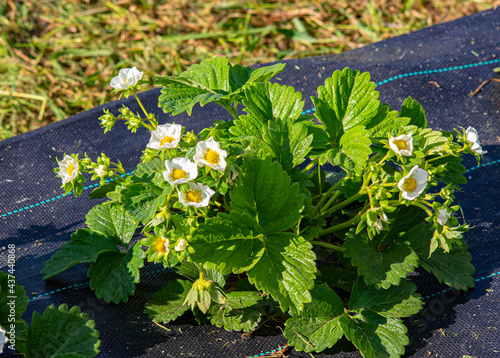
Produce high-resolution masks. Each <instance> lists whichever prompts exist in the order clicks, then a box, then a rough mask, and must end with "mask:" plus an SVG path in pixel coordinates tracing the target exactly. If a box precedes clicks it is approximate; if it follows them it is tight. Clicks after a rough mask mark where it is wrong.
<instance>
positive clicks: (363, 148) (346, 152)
mask: <svg viewBox="0 0 500 358" xmlns="http://www.w3.org/2000/svg"><path fill="white" fill-rule="evenodd" d="M369 134H370V133H369V132H368V131H367V130H366V129H365V128H363V127H362V126H358V127H354V128H351V129H349V130H348V131H346V132H345V133H344V135H343V136H342V137H341V138H340V142H339V146H338V147H336V148H333V149H332V150H331V151H330V154H329V161H330V163H332V164H333V165H338V166H339V167H341V168H342V169H344V170H346V171H352V170H354V169H359V168H363V167H364V166H365V164H366V161H367V160H368V157H369V156H370V154H371V152H372V150H371V149H370V145H371V141H370V138H369Z"/></svg>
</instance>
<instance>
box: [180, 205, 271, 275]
mask: <svg viewBox="0 0 500 358" xmlns="http://www.w3.org/2000/svg"><path fill="white" fill-rule="evenodd" d="M259 234H260V228H259V226H258V225H257V223H256V222H255V220H254V219H253V218H252V217H250V215H248V214H247V213H243V214H240V213H238V212H236V211H231V213H230V215H227V214H219V215H217V217H216V218H212V219H207V221H206V223H205V224H201V225H200V226H199V227H198V228H197V229H196V230H195V231H194V233H193V235H192V238H191V240H190V245H189V246H188V250H189V253H190V257H191V259H192V260H193V261H194V262H204V263H208V265H205V266H206V267H209V268H213V267H216V268H217V269H219V270H220V271H221V272H222V274H229V273H231V272H234V273H242V272H244V271H246V270H249V269H250V268H252V267H253V266H254V265H255V263H256V262H257V261H258V260H259V259H260V257H261V256H262V250H263V247H264V245H263V244H262V241H261V240H259V237H258V235H259Z"/></svg>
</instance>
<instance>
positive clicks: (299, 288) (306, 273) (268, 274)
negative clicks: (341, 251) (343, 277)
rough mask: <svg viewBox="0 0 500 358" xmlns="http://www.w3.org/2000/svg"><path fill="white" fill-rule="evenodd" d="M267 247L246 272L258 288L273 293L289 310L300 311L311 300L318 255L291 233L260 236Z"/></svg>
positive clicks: (282, 306)
mask: <svg viewBox="0 0 500 358" xmlns="http://www.w3.org/2000/svg"><path fill="white" fill-rule="evenodd" d="M259 239H260V240H261V242H262V245H263V246H264V249H263V250H262V251H261V252H262V256H261V258H260V259H259V261H258V262H257V263H256V264H255V265H254V266H253V267H252V268H251V269H250V270H249V271H247V275H248V279H249V281H250V282H251V283H253V284H254V285H255V287H256V288H257V289H259V290H262V291H264V292H265V293H268V294H270V295H271V296H272V297H273V298H274V299H275V300H276V301H278V302H279V303H280V307H281V309H282V310H283V311H284V312H286V311H288V309H290V310H291V311H292V312H300V311H301V310H302V308H303V304H304V303H305V302H310V301H311V295H310V294H309V290H310V289H311V288H313V287H314V273H315V272H316V264H315V262H314V260H315V259H316V255H314V252H313V251H312V246H311V244H310V243H309V242H307V241H305V240H304V239H303V238H302V237H300V236H297V235H295V234H292V233H276V234H269V235H266V236H263V237H262V236H261V237H260V238H259Z"/></svg>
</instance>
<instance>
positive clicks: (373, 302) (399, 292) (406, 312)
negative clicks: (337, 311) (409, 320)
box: [349, 278, 423, 317]
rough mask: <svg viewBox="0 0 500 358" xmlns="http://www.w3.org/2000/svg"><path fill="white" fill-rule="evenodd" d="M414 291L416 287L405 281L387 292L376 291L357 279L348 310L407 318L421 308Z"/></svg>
mask: <svg viewBox="0 0 500 358" xmlns="http://www.w3.org/2000/svg"><path fill="white" fill-rule="evenodd" d="M416 291H417V286H416V285H415V284H413V283H411V282H407V281H402V282H401V283H400V284H399V285H398V286H391V287H389V288H388V289H387V290H377V289H376V288H375V287H374V286H367V285H366V283H365V282H364V280H363V279H361V278H359V279H358V280H357V282H356V284H355V285H354V287H353V289H352V293H351V299H350V301H349V308H350V309H351V310H355V311H361V310H365V309H366V310H370V311H372V312H377V313H379V314H381V315H382V316H385V317H409V316H411V315H413V314H416V313H417V312H418V311H420V310H421V309H422V306H423V302H422V300H421V299H420V298H421V296H420V295H419V294H418V293H416Z"/></svg>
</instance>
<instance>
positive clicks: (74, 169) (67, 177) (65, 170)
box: [59, 155, 80, 185]
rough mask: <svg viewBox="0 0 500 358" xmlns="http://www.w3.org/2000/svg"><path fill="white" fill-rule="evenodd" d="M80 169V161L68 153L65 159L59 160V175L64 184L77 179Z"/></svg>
mask: <svg viewBox="0 0 500 358" xmlns="http://www.w3.org/2000/svg"><path fill="white" fill-rule="evenodd" d="M79 170H80V168H79V165H78V161H77V160H76V159H75V158H71V157H70V156H69V155H66V156H65V157H64V159H63V160H61V161H60V162H59V176H60V177H61V178H62V183H63V185H64V184H67V183H69V182H70V181H72V180H73V179H75V178H76V177H77V175H78V171H79Z"/></svg>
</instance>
